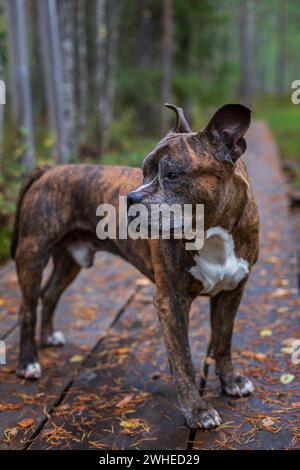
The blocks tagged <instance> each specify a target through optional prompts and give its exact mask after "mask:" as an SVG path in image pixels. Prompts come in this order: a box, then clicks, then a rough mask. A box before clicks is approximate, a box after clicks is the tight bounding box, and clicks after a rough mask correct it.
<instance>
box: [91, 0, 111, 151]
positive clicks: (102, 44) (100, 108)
mask: <svg viewBox="0 0 300 470" xmlns="http://www.w3.org/2000/svg"><path fill="white" fill-rule="evenodd" d="M94 34H95V49H96V51H95V52H96V54H95V62H96V63H95V73H94V76H95V83H94V90H95V96H96V103H97V104H96V106H97V109H96V132H95V134H96V141H97V146H98V147H99V149H100V151H101V147H102V130H103V121H104V119H103V113H104V111H105V103H106V99H107V97H106V76H107V43H108V25H107V0H96V5H95V30H94Z"/></svg>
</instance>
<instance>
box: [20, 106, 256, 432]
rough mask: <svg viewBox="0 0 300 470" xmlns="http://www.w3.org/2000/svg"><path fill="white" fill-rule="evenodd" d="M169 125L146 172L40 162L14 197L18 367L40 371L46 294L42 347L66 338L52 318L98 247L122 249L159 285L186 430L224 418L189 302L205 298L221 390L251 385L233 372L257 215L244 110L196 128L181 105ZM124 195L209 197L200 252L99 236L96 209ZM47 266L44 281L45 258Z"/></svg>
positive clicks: (227, 110) (33, 374) (32, 374)
mask: <svg viewBox="0 0 300 470" xmlns="http://www.w3.org/2000/svg"><path fill="white" fill-rule="evenodd" d="M168 107H170V108H171V109H173V110H174V111H175V112H176V116H177V122H176V125H175V127H174V128H173V129H172V130H171V131H169V132H168V133H167V135H166V136H165V137H164V138H163V139H162V140H161V141H160V142H159V143H158V145H157V146H156V147H155V148H154V150H152V151H151V152H150V154H149V155H147V156H146V158H145V160H144V163H143V168H142V170H141V169H138V168H127V167H120V166H98V165H60V166H54V167H46V168H36V169H35V170H34V171H33V172H32V173H31V174H30V175H29V178H28V180H27V182H26V183H25V184H24V186H23V188H22V190H21V192H20V195H19V200H18V205H17V213H16V221H15V228H14V233H13V239H12V257H13V258H14V259H15V261H16V267H17V273H18V279H19V283H20V286H21V290H22V305H21V309H20V313H21V343H20V362H19V366H18V369H17V374H18V375H19V376H21V377H25V378H27V379H37V378H39V377H40V375H41V368H40V365H39V363H38V351H37V345H36V341H35V325H36V316H37V314H36V310H37V305H38V300H39V298H41V300H42V331H41V342H42V346H58V345H61V344H62V343H63V342H64V337H63V334H62V333H61V332H57V331H54V329H53V314H54V310H55V307H56V305H57V302H58V300H59V298H60V296H61V294H62V292H63V291H64V290H65V289H66V288H67V287H68V286H69V284H70V283H71V282H72V281H73V280H74V279H75V277H76V276H77V274H78V273H79V271H80V269H81V268H82V267H89V266H91V265H92V263H93V257H94V254H95V252H96V251H99V250H106V251H110V252H112V253H114V254H117V255H120V256H121V257H122V258H124V259H125V260H127V261H129V262H130V263H132V264H133V265H134V266H135V267H136V268H137V269H138V270H139V271H140V272H141V273H143V274H144V275H145V276H147V277H148V278H149V279H151V281H153V282H154V283H155V286H156V294H155V298H154V304H155V307H156V308H157V310H158V316H159V320H160V323H161V327H162V330H163V334H164V339H165V343H166V347H167V352H168V359H169V363H170V367H171V371H172V375H173V378H174V381H175V384H176V387H177V390H178V395H179V402H180V407H181V410H182V412H183V414H184V417H185V419H186V422H187V424H188V426H190V427H191V428H205V429H209V428H214V427H216V426H218V425H219V424H220V423H221V418H220V416H219V414H218V412H217V411H216V410H214V409H213V408H211V407H209V406H208V405H207V404H206V403H205V401H204V400H203V399H202V398H201V397H200V395H199V391H198V390H197V386H196V383H195V374H194V369H193V365H192V360H191V354H190V348H189V341H188V325H189V310H190V306H191V303H192V301H193V300H194V299H195V297H197V296H198V295H207V296H209V297H210V307H211V328H212V336H211V354H212V357H214V359H215V361H216V372H217V374H218V375H219V377H220V381H221V384H222V387H223V389H224V391H225V392H227V393H228V394H230V395H237V396H243V395H247V394H249V393H251V392H252V391H253V390H254V387H253V385H252V383H251V381H250V380H249V379H247V378H246V377H245V376H244V375H241V374H240V373H237V372H235V370H234V366H233V364H232V361H231V338H232V332H233V325H234V318H235V315H236V313H237V310H238V307H239V303H240V301H241V298H242V295H243V290H244V287H245V284H246V281H247V279H248V277H249V273H250V271H251V268H252V266H253V264H254V263H255V262H256V260H257V256H258V236H259V219H258V211H257V205H256V202H255V198H254V195H253V193H252V190H251V186H250V184H249V179H248V174H247V170H246V167H245V164H244V162H243V161H241V160H239V157H240V156H241V155H242V154H243V153H244V152H245V150H246V141H245V139H244V134H245V133H246V131H247V129H248V128H249V125H250V110H249V109H248V108H246V107H244V106H242V105H238V104H228V105H225V106H223V107H222V108H220V109H219V110H218V111H217V112H216V113H215V114H214V115H213V117H212V118H211V120H210V122H209V123H208V125H207V126H206V127H205V129H204V130H203V131H201V132H196V133H195V132H192V131H191V129H190V127H189V125H188V124H187V122H186V120H185V118H184V115H183V112H182V110H181V108H176V107H175V106H173V105H168ZM120 195H128V200H129V202H130V203H135V202H140V203H141V202H142V203H144V204H145V205H146V206H147V205H149V204H151V203H162V202H164V203H168V204H172V203H180V204H183V203H189V204H197V203H202V204H204V216H205V241H204V246H203V248H202V250H199V251H198V252H195V251H188V250H186V249H185V241H184V240H175V239H171V240H165V239H158V240H157V239H156V240H155V239H139V240H131V239H127V240H120V239H117V240H109V239H107V240H104V241H103V240H99V239H98V238H97V236H96V225H97V222H99V218H97V217H96V208H97V207H98V206H99V204H101V203H107V202H109V203H112V204H114V205H115V206H116V209H117V211H118V198H119V196H120ZM50 257H52V259H53V263H54V269H53V272H52V274H51V276H50V278H49V280H48V281H47V283H46V285H45V287H44V288H43V289H42V288H41V279H42V273H43V269H44V268H45V266H46V264H47V262H48V260H49V258H50Z"/></svg>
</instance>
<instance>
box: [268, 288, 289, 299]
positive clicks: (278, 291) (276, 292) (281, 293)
mask: <svg viewBox="0 0 300 470" xmlns="http://www.w3.org/2000/svg"><path fill="white" fill-rule="evenodd" d="M290 293H291V291H290V290H289V289H283V288H282V287H279V288H278V289H275V290H274V292H273V293H272V297H276V298H281V297H285V296H286V295H290Z"/></svg>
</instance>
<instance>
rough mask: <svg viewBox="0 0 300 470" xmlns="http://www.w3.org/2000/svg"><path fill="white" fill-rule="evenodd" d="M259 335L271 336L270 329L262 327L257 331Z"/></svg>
mask: <svg viewBox="0 0 300 470" xmlns="http://www.w3.org/2000/svg"><path fill="white" fill-rule="evenodd" d="M259 334H260V336H263V337H265V336H271V335H272V330H270V329H269V328H264V329H263V330H261V331H260V332H259Z"/></svg>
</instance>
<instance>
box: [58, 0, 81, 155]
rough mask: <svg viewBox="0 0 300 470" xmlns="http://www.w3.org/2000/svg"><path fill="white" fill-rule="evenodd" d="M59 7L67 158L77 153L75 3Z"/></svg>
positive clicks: (70, 0)
mask: <svg viewBox="0 0 300 470" xmlns="http://www.w3.org/2000/svg"><path fill="white" fill-rule="evenodd" d="M58 6H59V26H60V39H61V54H62V72H63V94H64V125H65V132H66V146H67V151H68V154H69V156H74V155H75V154H76V153H77V129H76V91H75V73H76V70H75V14H74V12H75V6H76V5H75V2H74V0H63V1H62V2H59V3H58Z"/></svg>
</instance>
